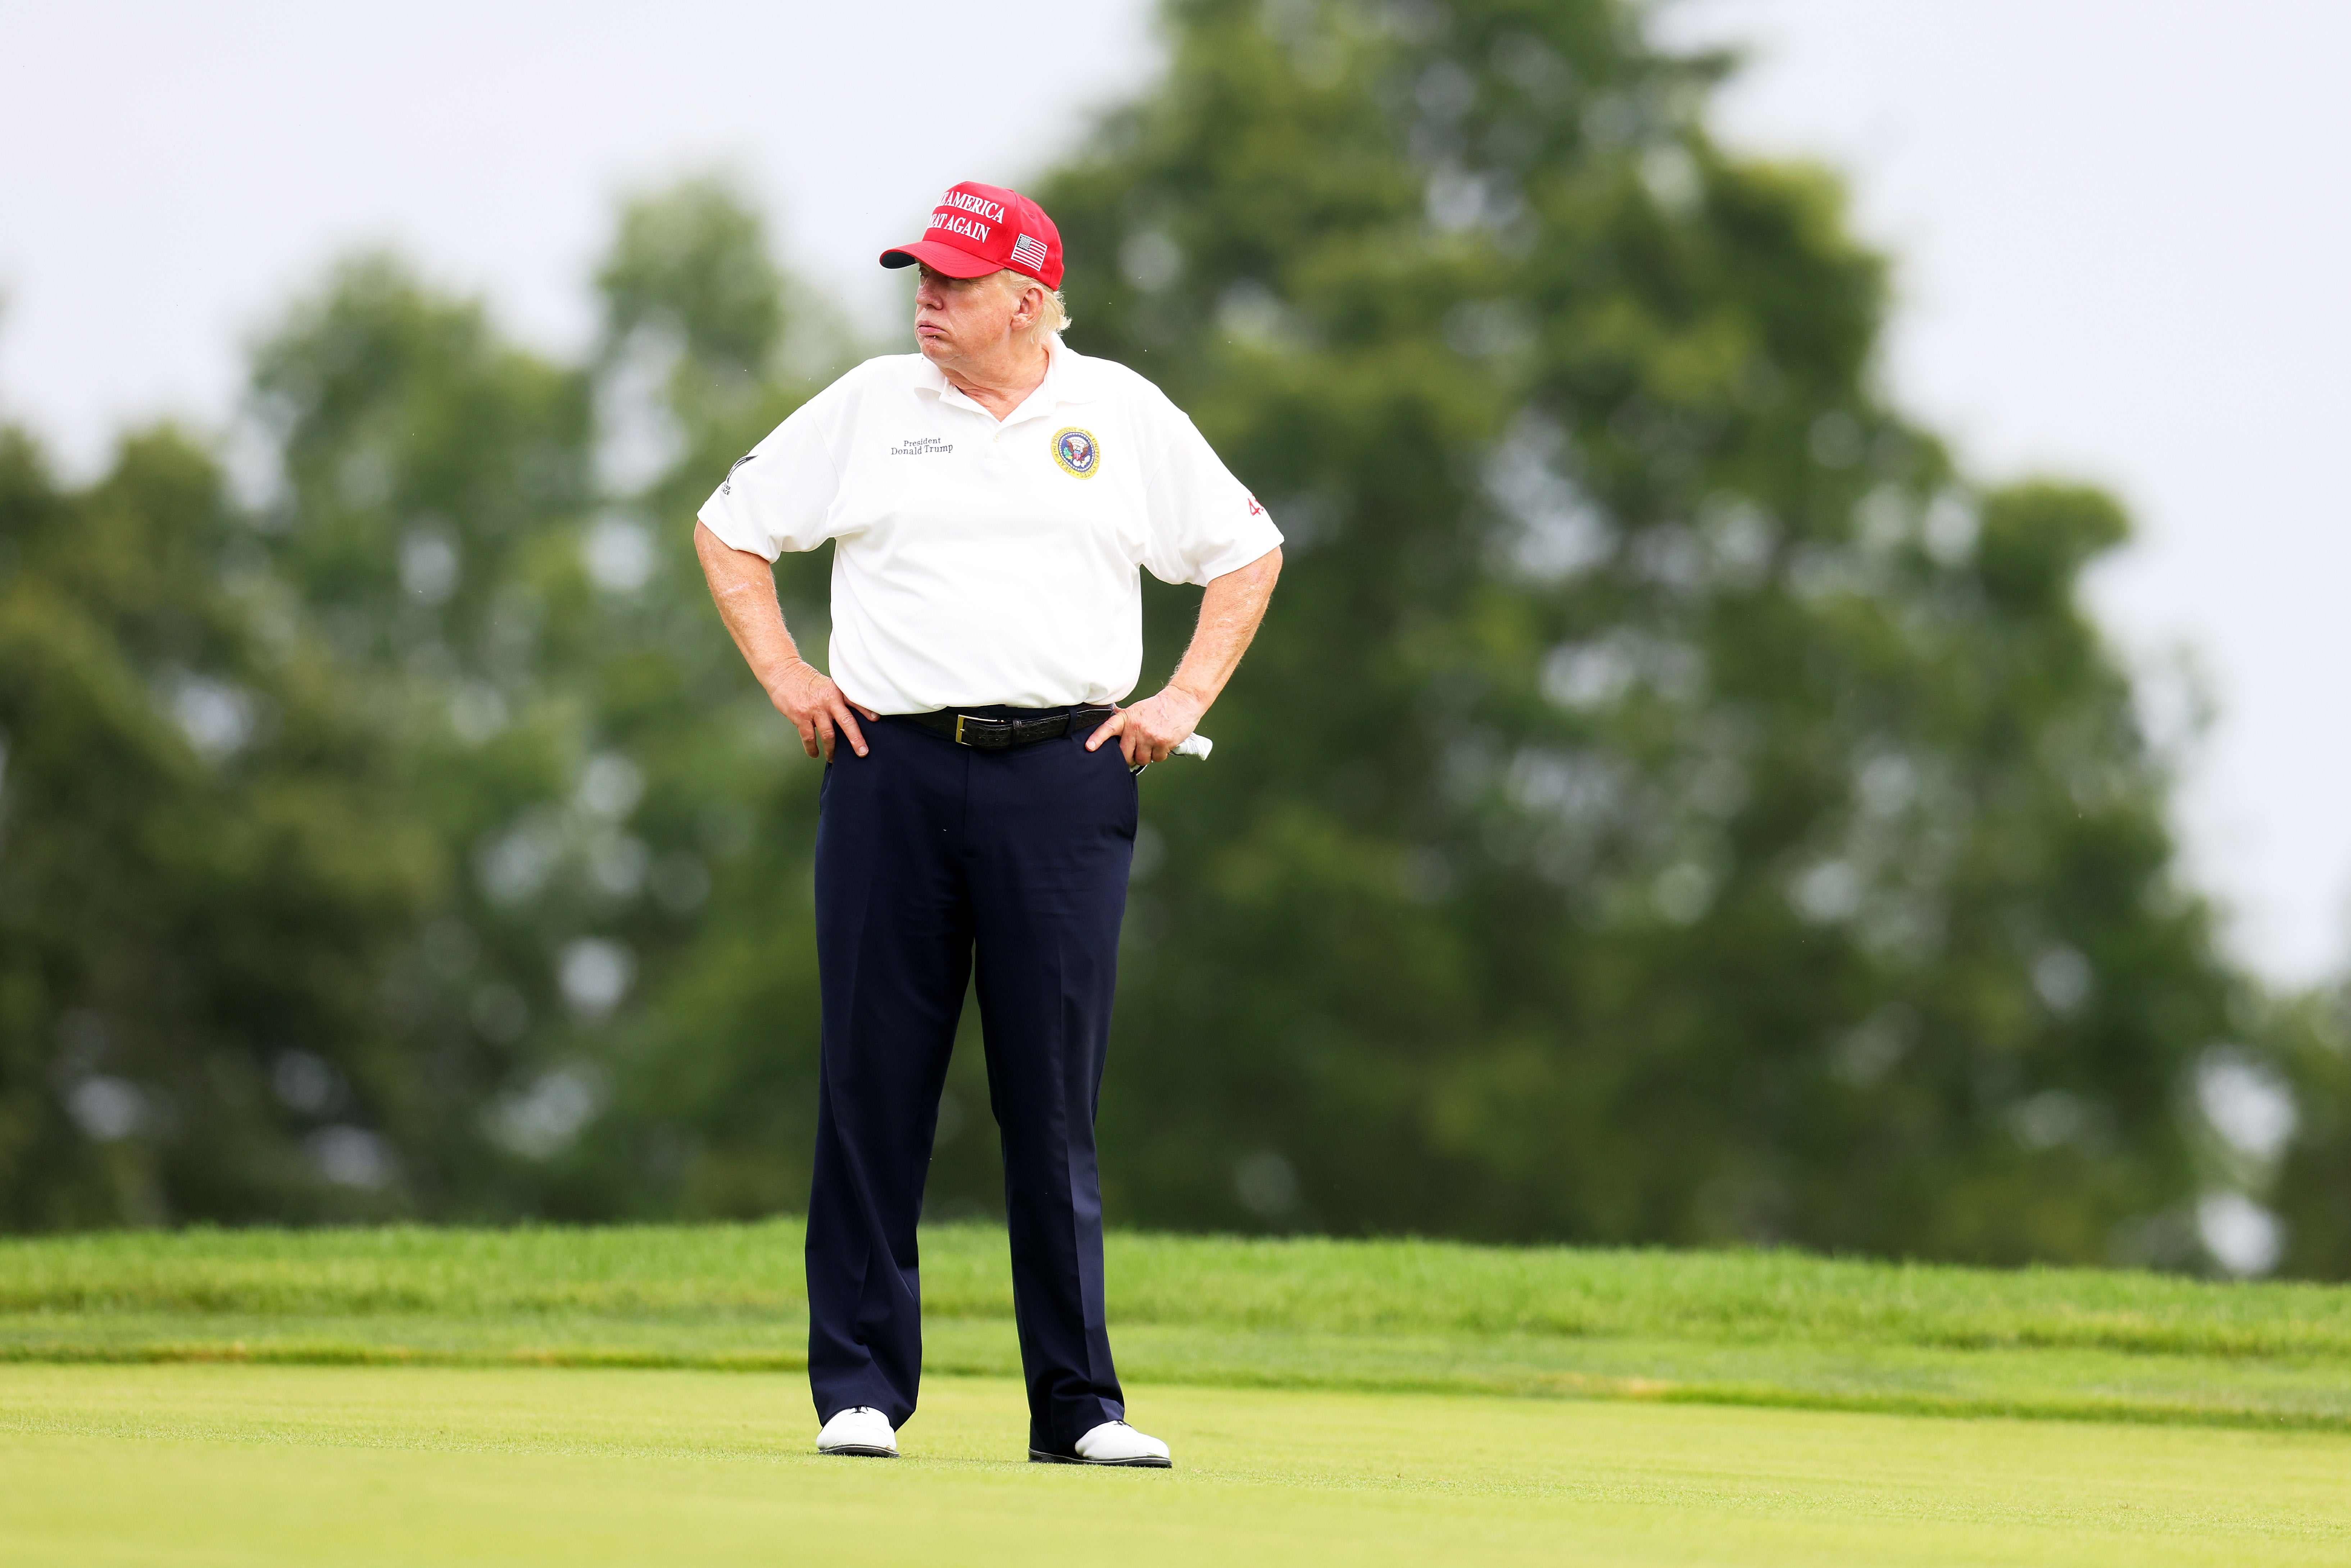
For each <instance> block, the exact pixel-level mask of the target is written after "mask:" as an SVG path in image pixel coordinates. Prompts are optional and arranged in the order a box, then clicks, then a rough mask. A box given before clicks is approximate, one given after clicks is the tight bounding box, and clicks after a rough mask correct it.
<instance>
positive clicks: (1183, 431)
mask: <svg viewBox="0 0 2351 1568" xmlns="http://www.w3.org/2000/svg"><path fill="white" fill-rule="evenodd" d="M1151 401H1152V402H1154V403H1155V404H1156V405H1157V406H1156V408H1155V410H1154V411H1153V413H1154V414H1155V418H1153V419H1152V423H1153V424H1154V425H1155V427H1156V428H1155V430H1154V432H1153V434H1155V436H1156V438H1157V439H1156V440H1155V442H1154V443H1153V444H1154V445H1155V446H1156V447H1157V448H1158V451H1157V454H1156V455H1157V457H1158V465H1157V467H1156V468H1155V469H1154V470H1153V471H1152V473H1151V475H1150V476H1149V477H1148V478H1146V479H1145V480H1144V552H1143V561H1142V564H1143V565H1144V567H1145V568H1147V569H1148V570H1150V572H1151V575H1152V576H1154V577H1155V578H1157V579H1159V580H1160V581H1162V582H1194V583H1204V584H1205V583H1207V582H1210V581H1213V580H1216V579H1217V578H1219V577H1222V576H1224V575H1225V573H1227V572H1228V571H1237V570H1239V569H1240V568H1242V567H1245V566H1247V565H1249V562H1251V561H1253V560H1256V559H1258V558H1259V557H1260V556H1263V555H1264V554H1266V553H1267V552H1268V551H1270V550H1272V549H1276V548H1277V547H1278V546H1280V543H1281V530H1280V529H1279V528H1275V527H1274V526H1273V518H1272V517H1270V516H1268V515H1267V513H1266V509H1265V508H1264V507H1261V506H1259V504H1258V499H1257V497H1254V496H1252V495H1250V494H1249V490H1248V488H1247V486H1243V485H1242V484H1241V482H1240V481H1239V480H1238V479H1236V478H1234V477H1233V476H1232V473H1231V471H1230V470H1228V468H1226V466H1225V465H1224V462H1223V460H1222V459H1221V458H1219V457H1218V456H1217V454H1216V449H1215V448H1213V447H1211V446H1210V445H1209V444H1208V440H1207V437H1206V436H1204V435H1202V434H1200V431H1199V427H1198V426H1196V425H1195V424H1194V423H1192V421H1191V420H1190V419H1189V418H1188V417H1186V414H1185V413H1184V411H1183V410H1181V409H1179V408H1177V407H1176V406H1175V404H1174V403H1172V402H1168V401H1167V400H1166V399H1165V397H1164V396H1158V395H1154V396H1153V397H1152V399H1151Z"/></svg>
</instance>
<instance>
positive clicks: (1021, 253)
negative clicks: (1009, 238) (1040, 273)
mask: <svg viewBox="0 0 2351 1568" xmlns="http://www.w3.org/2000/svg"><path fill="white" fill-rule="evenodd" d="M1012 264H1013V265H1014V266H1015V267H1040V268H1041V267H1043V266H1044V265H1045V242H1044V241H1043V240H1040V239H1031V238H1030V237H1029V235H1021V236H1020V237H1019V239H1016V240H1014V241H1013V242H1012Z"/></svg>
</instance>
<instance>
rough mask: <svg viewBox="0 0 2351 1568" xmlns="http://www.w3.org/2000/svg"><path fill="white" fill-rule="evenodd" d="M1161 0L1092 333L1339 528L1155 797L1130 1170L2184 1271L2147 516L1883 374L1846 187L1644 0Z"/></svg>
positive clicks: (1295, 1206) (1094, 203)
mask: <svg viewBox="0 0 2351 1568" xmlns="http://www.w3.org/2000/svg"><path fill="white" fill-rule="evenodd" d="M1168 18H1169V23H1170V27H1169V33H1170V37H1171V42H1172V46H1173V55H1174V57H1173V63H1172V66H1171V68H1170V71H1169V73H1168V76H1167V78H1165V81H1164V82H1163V83H1162V84H1161V85H1160V86H1159V87H1158V88H1157V89H1155V90H1154V91H1153V92H1152V93H1151V95H1150V96H1149V97H1147V98H1146V99H1144V101H1142V102H1141V103H1139V104H1138V105H1136V106H1135V107H1134V108H1133V109H1131V110H1127V111H1125V112H1123V114H1121V115H1119V116H1118V117H1116V118H1115V119H1114V120H1113V121H1112V122H1111V124H1110V125H1109V126H1108V128H1107V129H1106V131H1105V132H1104V133H1103V134H1102V135H1101V136H1099V137H1097V138H1096V139H1094V141H1092V143H1091V144H1090V148H1089V151H1088V152H1087V153H1086V155H1085V156H1083V157H1082V158H1081V159H1080V160H1079V161H1078V162H1076V163H1074V164H1072V165H1071V166H1070V167H1069V168H1068V169H1066V170H1065V171H1064V172H1062V173H1061V174H1060V175H1059V176H1057V177H1056V178H1055V180H1054V181H1053V182H1052V183H1051V184H1050V186H1049V187H1048V188H1047V189H1046V191H1045V192H1044V196H1043V199H1044V201H1045V203H1046V205H1047V206H1048V208H1049V209H1050V211H1052V212H1053V213H1054V214H1056V216H1057V218H1058V219H1059V221H1060V222H1061V227H1062V232H1063V235H1064V236H1065V239H1066V241H1067V244H1068V249H1069V254H1070V256H1071V258H1072V262H1071V277H1070V280H1069V283H1068V286H1067V287H1068V291H1069V292H1070V294H1071V301H1072V308H1073V312H1074V314H1075V316H1076V317H1077V319H1078V322H1079V326H1078V329H1077V331H1076V333H1075V335H1074V336H1073V339H1072V340H1073V341H1074V342H1076V343H1078V344H1079V345H1080V346H1081V347H1083V348H1085V349H1086V350H1088V351H1091V352H1095V353H1102V354H1106V355H1109V356H1110V357H1112V358H1115V359H1120V360H1123V361H1126V362H1128V363H1130V364H1134V365H1135V366H1137V367H1139V368H1141V369H1143V370H1144V371H1145V372H1146V373H1147V374H1149V375H1151V376H1152V377H1153V378H1154V379H1155V380H1156V381H1157V382H1159V383H1160V384H1161V385H1162V386H1163V387H1165V389H1166V390H1167V391H1168V392H1170V393H1171V394H1172V395H1173V396H1174V397H1175V399H1176V401H1177V402H1180V403H1182V404H1183V405H1184V406H1185V407H1186V408H1187V409H1189V410H1191V411H1192V412H1193V413H1194V415H1195V417H1196V419H1197V420H1198V422H1199V423H1200V424H1201V425H1202V427H1203V429H1204V430H1205V431H1206V432H1207V434H1208V435H1209V437H1210V439H1211V440H1212V441H1213V442H1214V443H1215V444H1217V447H1218V449H1219V450H1220V451H1221V452H1223V453H1224V454H1225V455H1226V456H1227V458H1228V461H1229V462H1230V463H1231V464H1232V465H1233V467H1234V468H1235V470H1236V471H1237V472H1238V473H1239V474H1240V475H1242V476H1244V477H1245V478H1246V479H1248V480H1249V482H1250V483H1251V484H1252V485H1254V486H1257V487H1258V488H1259V493H1260V494H1261V495H1263V496H1265V497H1266V499H1267V501H1268V504H1269V505H1270V507H1271V508H1272V510H1273V512H1274V514H1275V516H1276V518H1277V520H1279V521H1280V522H1281V523H1282V524H1283V526H1284V528H1286V530H1287V531H1288V532H1289V533H1290V538H1291V539H1292V544H1291V547H1290V560H1291V565H1290V570H1289V573H1288V575H1287V577H1286V579H1285V581H1284V584H1283V588H1282V591H1281V593H1280V596H1279V599H1278V602H1277V604H1276V607H1275V610H1274V612H1273V614H1272V616H1271V618H1270V621H1269V622H1268V625H1267V629H1266V631H1265V632H1264V634H1263V635H1262V636H1261V638H1260V640H1259V644H1258V647H1257V650H1256V651H1255V652H1254V653H1252V655H1251V658H1250V661H1249V665H1248V667H1247V668H1246V669H1245V670H1244V672H1243V673H1242V674H1241V676H1240V678H1239V679H1238V682H1237V683H1236V685H1235V686H1234V688H1233V690H1232V692H1231V694H1230V695H1228V697H1227V699H1226V700H1225V701H1224V702H1223V703H1222V704H1220V705H1219V706H1218V708H1217V712H1216V714H1215V715H1214V716H1213V722H1212V723H1211V724H1210V726H1209V728H1210V729H1211V730H1212V731H1213V732H1214V733H1215V734H1216V735H1217V738H1218V740H1219V741H1220V742H1221V743H1222V746H1221V748H1220V749H1219V751H1218V753H1217V758H1216V759H1215V761H1214V762H1213V763H1212V764H1210V765H1208V766H1207V767H1205V768H1194V769H1186V768H1163V769H1158V770H1155V772H1154V773H1153V775H1152V776H1151V777H1150V778H1149V779H1147V780H1146V794H1147V796H1148V797H1149V800H1148V802H1147V806H1146V816H1147V819H1148V821H1150V822H1151V823H1152V825H1153V828H1154V830H1155V838H1154V840H1153V844H1152V848H1151V849H1150V851H1149V852H1147V853H1146V856H1145V859H1146V861H1148V862H1155V865H1156V870H1155V873H1152V874H1151V875H1150V876H1149V878H1148V880H1146V881H1144V883H1142V884H1141V885H1140V888H1139V890H1138V893H1137V894H1136V897H1135V899H1134V904H1133V906H1132V908H1131V923H1132V925H1133V928H1134V941H1133V946H1132V951H1131V954H1130V957H1129V961H1128V966H1127V970H1126V976H1125V985H1124V988H1123V993H1122V1002H1121V1013H1120V1023H1119V1032H1118V1042H1119V1043H1118V1047H1117V1050H1118V1053H1119V1055H1120V1058H1121V1060H1120V1061H1119V1063H1118V1065H1117V1067H1116V1068H1115V1069H1114V1070H1113V1072H1112V1074H1111V1077H1110V1085H1109V1088H1108V1090H1107V1091H1106V1094H1105V1103H1104V1116H1105V1120H1106V1123H1107V1124H1108V1128H1109V1131H1108V1132H1107V1134H1106V1143H1107V1145H1108V1147H1109V1149H1110V1150H1111V1153H1110V1154H1109V1155H1108V1158H1107V1160H1106V1169H1107V1172H1108V1175H1109V1180H1110V1182H1111V1184H1112V1193H1113V1197H1112V1202H1113V1207H1114V1210H1115V1212H1116V1213H1117V1214H1118V1215H1119V1216H1120V1217H1121V1218H1123V1219H1125V1220H1126V1221H1128V1222H1130V1223H1144V1224H1158V1225H1177V1226H1242V1227H1249V1226H1265V1227H1273V1228H1284V1227H1309V1228H1337V1229H1342V1230H1417V1231H1428V1232H1437V1233H1446V1234H1455V1235H1470V1236H1483V1237H1491V1238H1514V1239H1530V1238H1537V1237H1544V1238H1559V1239H1578V1240H1607V1241H1676V1242H1719V1241H1731V1240H1752V1241H1767V1240H1787V1241H1795V1242H1801V1243H1804V1244H1807V1245H1812V1246H1818V1247H1825V1248H1854V1249H1868V1250H1872V1251H1879V1252H1896V1253H1915V1254H1921V1255H1928V1256H1938V1257H1951V1258H1969V1259H1981V1260H2022V1259H2027V1258H2045V1259H2105V1258H2108V1257H2125V1258H2147V1259H2155V1260H2167V1261H2186V1260H2191V1259H2192V1258H2193V1257H2194V1256H2195V1255H2196V1253H2195V1247H2196V1244H2195V1241H2194V1238H2193V1234H2192V1232H2191V1231H2190V1230H2189V1228H2188V1227H2187V1224H2186V1221H2185V1219H2184V1218H2183V1217H2184V1216H2185V1215H2186V1213H2187V1206H2188V1205H2189V1204H2190V1203H2191V1201H2192V1199H2193V1197H2194V1195H2195V1192H2196V1189H2197V1183H2198V1182H2199V1179H2201V1171H2202V1167H2201V1166H2199V1161H2198V1158H2197V1155H2196V1151H2195V1148H2194V1147H2193V1145H2192V1140H2191V1138H2190V1137H2189V1134H2188V1133H2187V1132H2186V1131H2185V1130H2184V1128H2183V1124H2182V1119H2181V1116H2180V1113H2179V1107H2180V1101H2181V1096H2182V1094H2183V1092H2185V1090H2184V1087H2183V1086H2184V1082H2185V1080H2186V1077H2187V1075H2188V1073H2189V1065H2190V1063H2191V1062H2192V1061H2195V1060H2196V1059H2197V1057H2198V1055H2199V1052H2201V1051H2204V1049H2205V1048H2206V1047H2207V1046H2208V1045H2209V1044H2210V1043H2211V1042H2212V1041H2214V1040H2218V1039H2220V1038H2222V1037H2223V1036H2224V1035H2225V1034H2226V1033H2227V1032H2228V1030H2229V1023H2228V1016H2229V1015H2228V1007H2229V1003H2230V1000H2231V994H2232V991H2233V990H2234V989H2235V988H2236V982H2234V981H2233V980H2232V979H2231V976H2230V975H2229V974H2228V972H2227V971H2226V970H2225V969H2224V967H2222V966H2221V964H2220V962H2219V961H2218V960H2217V959H2216V957H2215V956H2214V954H2213V951H2212V946H2211V941H2210V931H2209V920H2208V917H2207V915H2206V913H2205V910H2204V908H2203V906H2202V905H2201V904H2199V902H2198V901H2197V900H2196V898H2195V897H2194V896H2193V895H2192V894H2189V893H2188V892H2186V891H2185V890H2183V889H2182V888H2181V887H2180V886H2179V884H2178V883H2177V882H2176V880H2175V878H2174V876H2173V874H2172V872H2171V870H2170V867H2171V862H2172V850H2171V845H2170V842H2169V840H2168V836H2167V833H2166V830H2165V827H2164V819H2163V803H2164V791H2165V776H2164V770H2163V768H2162V767H2161V765H2160V759H2159V758H2157V757H2155V756H2153V755H2151V754H2150V752H2149V750H2148V748H2147V746H2146V745H2145V743H2144V742H2143V741H2142V739H2141V737H2140V736H2139V734H2138V732H2137V727H2136V725H2135V723H2134V719H2133V715H2132V709H2131V705H2130V692H2129V688H2128V685H2127V684H2126V680H2125V678H2124V676H2123V675H2122V674H2121V673H2120V672H2119V670H2118V669H2117V667H2116V664H2115V663H2114V661H2113V660H2112V659H2111V657H2110V656H2109V655H2108V654H2107V653H2105V650H2104V649H2103V648H2102V646H2101V644H2100V643H2099V641H2098V639H2097V637H2096V635H2095V632H2094V631H2093V629H2092V628H2091V627H2090V625H2089V624H2088V622H2086V621H2085V619H2084V617H2083V616H2082V614H2081V612H2079V610H2078V609H2077V607H2076V604H2075V599H2074V583H2075V580H2076V576H2077V574H2078V572H2079V570H2080V569H2081V567H2082V566H2083V564H2084V563H2085V561H2086V560H2088V559H2091V558H2092V557H2093V556H2094V555H2095V554H2096V553H2098V552H2099V551H2102V550H2104V549H2109V548H2111V547H2112V546H2113V545H2115V544H2116V543H2117V542H2119V541H2120V539H2121V538H2122V537H2123V532H2124V527H2123V521H2122V518H2121V517H2120V515H2119V513H2118V512H2117V511H2116V508H2115V507H2114V505H2113V504H2112V503H2111V502H2110V501H2108V500H2106V499H2105V497H2102V496H2099V495H2097V494H2095V493H2092V492H2086V491H2080V490H2073V489H2067V488H2064V487H2059V486H2025V487H2022V488H2019V489H2015V490H2011V491H2004V492H2000V493H1996V494H1993V495H1991V496H1989V497H1985V496H1979V495H1976V494H1973V493H1971V492H1970V490H1969V489H1968V488H1967V487H1966V486H1964V485H1963V484H1961V483H1960V482H1959V481H1958V480H1957V479H1956V477H1955V476H1954V475H1953V474H1952V472H1951V468H1950V465H1949V460H1948V459H1947V457H1946V456H1945V455H1944V453H1943V452H1942V450H1941V448H1940V447H1939V446H1938V444H1937V443H1936V442H1935V441H1934V440H1933V439H1932V438H1931V437H1928V436H1927V435H1926V434H1922V433H1920V432H1918V431H1917V430H1915V429H1912V428H1910V427H1908V426H1907V425H1906V424H1905V423H1903V422H1902V421H1901V420H1899V419H1898V418H1897V417H1896V415H1895V414H1894V413H1892V412H1891V411H1890V410H1888V409H1887V408H1886V406H1885V405H1884V403H1883V402H1882V401H1881V399H1880V398H1879V397H1878V395H1877V394H1876V392H1875V390H1874V385H1873V382H1872V381H1871V379H1870V376H1869V370H1870V365H1871V355H1872V353H1873V351H1874V349H1875V345H1876V341H1877V338H1878V334H1879V332H1880V329H1881V326H1882V320H1883V314H1884V309H1885V298H1886V290H1885V285H1884V277H1883V267H1882V265H1881V264H1880V262H1879V261H1878V260H1877V259H1876V257H1875V256H1872V255H1870V254H1868V253H1867V252H1865V250H1863V249H1862V248H1861V247H1860V246H1858V245H1857V244H1856V243H1855V241H1854V240H1853V239H1852V238H1851V236H1850V235H1849V233H1848V231H1847V229H1846V227H1845V225H1844V219H1843V216H1842V211H1841V206H1840V201H1839V196H1838V193H1837V191H1836V189H1835V187H1834V184H1833V183H1831V182H1830V181H1829V180H1828V179H1827V178H1826V177H1824V176H1823V175H1821V174H1819V173H1817V172H1812V171H1808V170H1803V169H1793V168H1787V167H1781V166H1772V165H1768V164H1761V163H1757V162H1751V161H1746V160H1741V159H1739V158H1735V157H1733V156H1731V155H1729V154H1728V153H1726V152H1724V151H1722V150H1721V149H1720V148H1719V147H1718V146H1716V145H1715V144H1714V143H1713V141H1711V140H1710V139H1709V138H1708V135H1707V133H1706V131H1705V128H1704V125H1703V122H1702V120H1701V118H1700V111H1701V110H1702V107H1703V99H1704V93H1705V90H1706V89H1707V88H1708V85H1709V83H1710V81H1711V80H1712V78H1713V77H1714V76H1715V75H1716V74H1717V73H1718V72H1719V69H1720V62H1718V61H1712V60H1687V59H1677V58H1674V57H1667V56H1664V55H1661V54H1659V53H1657V52H1656V51H1655V50H1653V49H1651V48H1650V47H1648V46H1647V45H1646V42H1645V41H1644V35H1643V32H1642V29H1641V27H1640V25H1639V24H1640V16H1639V14H1638V12H1637V11H1635V9H1633V8H1631V7H1628V6H1626V5H1619V4H1614V3H1611V0H1549V3H1545V4H1531V3H1529V0H1458V3H1457V4H1453V5H1436V4H1405V5H1391V6H1386V7H1366V6H1360V5H1337V4H1318V3H1315V0H1293V3H1287V4H1271V5H1259V4H1256V3H1253V0H1252V3H1244V0H1180V3H1178V4H1175V5H1173V6H1171V8H1170V10H1169V12H1168ZM1183 602H1185V596H1181V595H1176V594H1173V593H1166V594H1161V595H1159V596H1158V599H1157V602H1156V603H1155V606H1154V608H1155V616H1154V621H1155V625H1156V626H1157V627H1158V628H1159V629H1160V631H1161V632H1162V634H1163V636H1172V635H1173V634H1175V633H1176V632H1180V630H1181V628H1182V626H1183V624H1184V622H1185V621H1186V619H1187V616H1186V614H1185V613H1184V612H1182V610H1181V608H1180V606H1181V604H1182V603H1183ZM1173 646H1174V644H1173V643H1172V642H1164V643H1162V645H1161V647H1160V649H1159V651H1158V656H1159V659H1160V660H1161V661H1162V663H1163V664H1164V662H1165V661H1166V660H1168V659H1170V658H1172V653H1173Z"/></svg>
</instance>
